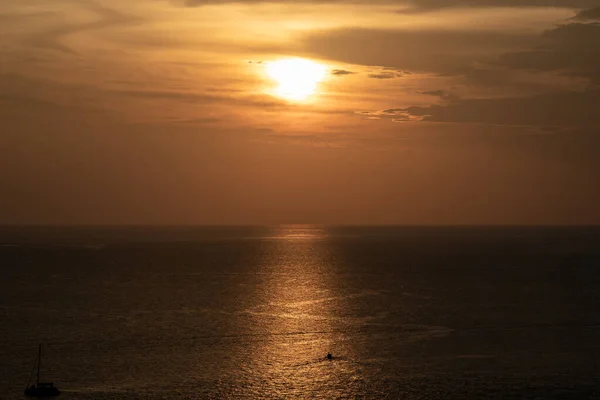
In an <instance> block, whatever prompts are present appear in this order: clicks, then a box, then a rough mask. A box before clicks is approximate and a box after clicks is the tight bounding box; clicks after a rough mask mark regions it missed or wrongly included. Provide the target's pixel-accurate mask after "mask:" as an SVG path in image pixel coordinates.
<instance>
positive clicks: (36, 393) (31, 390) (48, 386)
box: [25, 344, 60, 397]
mask: <svg viewBox="0 0 600 400" xmlns="http://www.w3.org/2000/svg"><path fill="white" fill-rule="evenodd" d="M36 366H37V379H36V382H35V385H31V386H30V385H29V383H31V378H30V379H29V383H28V384H27V388H25V396H29V397H52V396H58V395H59V394H60V390H58V388H57V387H56V386H54V383H53V382H40V369H41V367H42V345H41V344H40V347H39V349H38V356H37V359H36V360H35V365H34V368H35V367H36Z"/></svg>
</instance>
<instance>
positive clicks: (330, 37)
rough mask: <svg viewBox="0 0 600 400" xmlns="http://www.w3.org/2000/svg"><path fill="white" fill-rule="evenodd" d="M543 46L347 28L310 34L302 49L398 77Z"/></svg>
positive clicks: (515, 37) (472, 35)
mask: <svg viewBox="0 0 600 400" xmlns="http://www.w3.org/2000/svg"><path fill="white" fill-rule="evenodd" d="M538 41H539V38H538V37H536V36H535V35H534V34H533V33H525V34H516V33H510V32H486V31H474V30H468V31H467V30H465V31H461V30H458V31H448V30H408V29H364V28H345V29H335V30H327V31H320V32H312V33H307V34H306V35H305V36H303V37H300V38H299V41H298V46H299V48H298V49H299V50H302V51H305V52H307V53H309V54H312V55H314V56H318V57H322V58H328V59H333V60H336V61H340V62H345V63H349V64H358V65H367V66H384V67H388V68H389V69H391V70H394V71H396V72H397V73H405V72H401V71H412V72H433V73H439V74H445V75H452V74H463V73H465V72H466V71H468V70H469V69H471V68H473V65H474V64H477V63H483V62H486V61H492V60H494V59H495V58H497V57H498V54H502V53H503V52H509V51H517V50H519V49H522V48H523V46H524V45H526V44H527V43H531V45H532V46H533V45H534V44H535V43H538ZM384 72H386V73H387V72H390V71H389V70H387V71H384ZM382 77H384V75H382ZM385 77H386V78H389V77H391V76H388V75H387V74H386V75H385Z"/></svg>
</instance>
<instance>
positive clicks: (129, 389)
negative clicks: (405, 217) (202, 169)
mask: <svg viewBox="0 0 600 400" xmlns="http://www.w3.org/2000/svg"><path fill="white" fill-rule="evenodd" d="M0 271H1V276H0V398H1V399H19V398H21V397H22V392H23V388H24V387H25V385H26V384H27V382H28V380H29V377H30V373H31V369H32V366H33V363H34V360H35V357H36V353H37V345H38V343H40V342H41V343H44V344H45V356H44V359H43V363H42V375H43V378H44V379H45V380H50V381H54V382H56V384H57V385H58V386H59V388H60V389H61V390H62V391H63V395H62V396H61V398H63V399H284V398H289V399H296V398H298V399H340V398H343V399H446V398H456V399H464V398H472V399H479V398H494V399H496V398H498V399H500V398H514V399H520V398H531V399H534V398H539V399H548V398H551V399H554V398H556V399H558V398H560V399H571V398H581V399H589V398H598V399H600V229H598V228H568V229H567V228H563V229H552V228H545V229H540V228H322V227H274V228H120V229H116V228H113V229H108V228H106V229H83V228H78V229H73V228H61V229H59V228H0ZM328 352H331V353H332V354H333V356H334V358H333V360H331V361H330V360H326V359H325V356H326V355H327V353H328Z"/></svg>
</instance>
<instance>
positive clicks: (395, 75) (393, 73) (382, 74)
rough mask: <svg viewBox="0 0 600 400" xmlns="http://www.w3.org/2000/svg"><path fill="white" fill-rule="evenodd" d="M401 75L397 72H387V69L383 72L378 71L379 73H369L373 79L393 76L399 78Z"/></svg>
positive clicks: (391, 77) (392, 77)
mask: <svg viewBox="0 0 600 400" xmlns="http://www.w3.org/2000/svg"><path fill="white" fill-rule="evenodd" d="M402 76H403V75H402V74H401V73H399V72H389V71H384V72H380V73H376V74H369V78H373V79H394V78H400V77H402Z"/></svg>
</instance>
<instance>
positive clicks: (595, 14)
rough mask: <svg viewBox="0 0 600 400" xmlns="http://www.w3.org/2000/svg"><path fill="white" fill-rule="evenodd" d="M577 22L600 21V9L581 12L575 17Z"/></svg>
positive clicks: (595, 8)
mask: <svg viewBox="0 0 600 400" xmlns="http://www.w3.org/2000/svg"><path fill="white" fill-rule="evenodd" d="M573 19H575V20H580V21H590V20H596V21H598V20H600V7H594V8H590V9H587V10H583V11H580V12H579V13H577V15H576V16H574V17H573Z"/></svg>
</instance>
